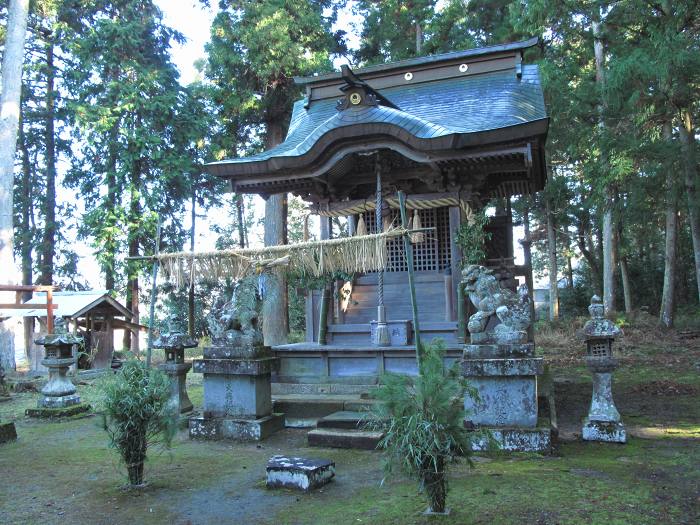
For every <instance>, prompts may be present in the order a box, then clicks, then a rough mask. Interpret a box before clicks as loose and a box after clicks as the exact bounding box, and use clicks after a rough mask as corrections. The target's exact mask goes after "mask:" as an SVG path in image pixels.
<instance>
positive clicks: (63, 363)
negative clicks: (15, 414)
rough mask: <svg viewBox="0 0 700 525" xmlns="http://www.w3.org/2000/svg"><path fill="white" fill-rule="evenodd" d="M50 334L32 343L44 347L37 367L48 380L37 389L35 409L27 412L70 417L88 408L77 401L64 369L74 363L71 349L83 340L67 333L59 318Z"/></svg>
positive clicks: (39, 415)
mask: <svg viewBox="0 0 700 525" xmlns="http://www.w3.org/2000/svg"><path fill="white" fill-rule="evenodd" d="M53 332H54V333H52V334H46V335H45V336H43V337H40V338H39V339H37V340H36V341H34V342H35V343H36V344H38V345H42V346H43V347H44V359H43V360H42V361H41V364H42V365H44V366H45V367H46V368H48V369H49V381H48V382H47V383H46V385H44V388H42V389H41V394H42V397H41V399H39V402H38V407H37V408H36V409H28V410H27V415H29V416H34V417H54V416H70V415H74V414H77V413H80V412H85V411H87V410H89V409H90V406H89V405H85V404H82V403H81V402H80V396H79V395H78V394H77V392H76V388H75V385H74V384H73V382H72V381H71V380H70V379H69V378H68V377H67V373H68V369H69V368H70V367H71V366H72V365H74V364H75V363H76V362H77V360H78V356H77V355H73V346H74V345H78V344H81V343H82V341H83V339H82V338H81V337H78V336H76V335H74V334H71V333H68V331H67V330H66V328H65V323H64V322H63V320H62V319H58V320H57V321H56V323H55V328H54V331H53Z"/></svg>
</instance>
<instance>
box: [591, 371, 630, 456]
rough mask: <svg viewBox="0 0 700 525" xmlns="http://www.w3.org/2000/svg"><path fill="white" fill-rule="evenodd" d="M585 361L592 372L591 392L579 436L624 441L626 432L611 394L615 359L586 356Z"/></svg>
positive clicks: (613, 441)
mask: <svg viewBox="0 0 700 525" xmlns="http://www.w3.org/2000/svg"><path fill="white" fill-rule="evenodd" d="M586 362H587V364H588V368H589V369H590V370H591V372H592V373H593V394H592V397H591V406H590V409H589V410H588V416H587V417H586V419H585V420H584V422H583V428H582V432H581V437H582V438H583V439H584V440H585V441H605V442H609V443H626V442H627V432H626V431H625V426H624V424H623V423H622V418H621V417H620V412H618V410H617V407H616V406H615V401H614V400H613V396H612V372H613V370H615V368H617V360H616V359H614V358H606V359H602V358H598V357H587V358H586Z"/></svg>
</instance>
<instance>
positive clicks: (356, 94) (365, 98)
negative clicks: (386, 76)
mask: <svg viewBox="0 0 700 525" xmlns="http://www.w3.org/2000/svg"><path fill="white" fill-rule="evenodd" d="M340 74H341V77H342V79H343V81H345V85H344V86H342V87H341V88H340V90H341V91H342V92H343V93H344V94H345V96H344V97H343V98H341V99H340V100H338V104H337V105H336V109H337V110H338V111H345V110H346V109H348V108H350V107H357V106H378V105H382V106H387V107H390V108H393V109H400V108H399V107H398V106H397V105H396V104H394V103H393V102H392V101H391V100H389V99H388V98H386V97H385V96H384V95H382V94H381V93H380V92H379V91H377V90H376V89H374V88H373V87H372V86H370V85H369V84H367V82H365V81H364V80H362V79H360V78H359V77H358V76H357V75H355V73H354V72H353V71H352V69H350V66H348V65H347V64H343V65H341V66H340Z"/></svg>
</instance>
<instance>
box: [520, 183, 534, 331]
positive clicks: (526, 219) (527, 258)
mask: <svg viewBox="0 0 700 525" xmlns="http://www.w3.org/2000/svg"><path fill="white" fill-rule="evenodd" d="M523 198H524V199H525V205H524V206H523V230H524V233H525V238H524V239H523V240H522V241H520V244H522V246H523V259H524V261H523V262H524V263H525V264H524V266H525V285H526V286H527V295H528V297H529V298H530V319H532V322H531V323H530V326H529V328H528V341H532V340H533V336H534V332H533V328H532V325H533V324H534V322H535V315H536V312H535V285H534V279H533V278H532V237H531V236H530V202H531V200H530V197H529V196H525V197H523Z"/></svg>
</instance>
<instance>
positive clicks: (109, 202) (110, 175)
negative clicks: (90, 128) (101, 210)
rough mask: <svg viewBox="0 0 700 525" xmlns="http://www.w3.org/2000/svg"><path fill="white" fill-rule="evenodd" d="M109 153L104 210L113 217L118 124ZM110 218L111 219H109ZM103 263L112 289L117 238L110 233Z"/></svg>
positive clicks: (113, 131)
mask: <svg viewBox="0 0 700 525" xmlns="http://www.w3.org/2000/svg"><path fill="white" fill-rule="evenodd" d="M109 135H110V137H109V138H110V141H109V146H108V148H109V153H108V158H107V173H106V175H105V183H106V186H107V198H106V201H105V212H106V214H107V217H110V218H112V217H114V210H115V209H116V208H117V199H118V195H117V139H118V136H119V127H118V124H114V126H112V129H111V130H110V132H109ZM110 220H111V219H110ZM104 251H105V255H104V258H105V263H104V268H103V271H104V273H105V288H107V290H110V291H111V290H114V286H115V280H116V258H117V254H116V252H117V240H116V239H115V238H114V237H113V236H112V235H110V238H109V239H108V240H107V241H106V242H105V245H104Z"/></svg>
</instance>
